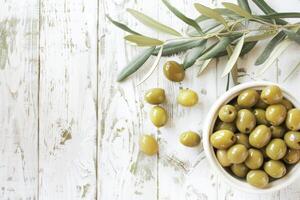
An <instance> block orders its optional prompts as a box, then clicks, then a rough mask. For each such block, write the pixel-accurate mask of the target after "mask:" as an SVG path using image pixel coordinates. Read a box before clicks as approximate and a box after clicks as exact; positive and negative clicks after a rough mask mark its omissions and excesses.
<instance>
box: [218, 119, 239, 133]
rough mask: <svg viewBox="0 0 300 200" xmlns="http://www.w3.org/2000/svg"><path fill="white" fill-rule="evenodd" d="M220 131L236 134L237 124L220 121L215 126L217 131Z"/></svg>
mask: <svg viewBox="0 0 300 200" xmlns="http://www.w3.org/2000/svg"><path fill="white" fill-rule="evenodd" d="M219 130H229V131H232V132H236V130H237V129H236V126H235V123H227V122H222V121H219V122H217V124H216V126H215V131H219Z"/></svg>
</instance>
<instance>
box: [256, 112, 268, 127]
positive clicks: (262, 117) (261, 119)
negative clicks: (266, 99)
mask: <svg viewBox="0 0 300 200" xmlns="http://www.w3.org/2000/svg"><path fill="white" fill-rule="evenodd" d="M253 114H254V116H255V119H256V123H257V124H264V125H268V124H269V123H268V120H267V119H266V111H265V110H263V109H260V108H256V109H254V110H253Z"/></svg>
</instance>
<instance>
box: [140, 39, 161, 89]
mask: <svg viewBox="0 0 300 200" xmlns="http://www.w3.org/2000/svg"><path fill="white" fill-rule="evenodd" d="M163 49H164V46H163V45H161V47H160V50H159V52H158V55H157V57H156V59H155V61H154V63H153V65H152V66H151V68H150V70H149V71H148V72H147V74H146V75H145V76H144V77H143V78H142V79H141V81H140V82H139V83H138V84H137V86H139V85H141V84H142V83H143V82H145V81H146V80H147V79H148V78H149V77H150V76H151V74H152V73H153V72H154V70H155V69H156V67H157V65H158V63H159V61H160V58H161V55H162V52H163Z"/></svg>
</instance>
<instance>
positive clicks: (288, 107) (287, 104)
mask: <svg viewBox="0 0 300 200" xmlns="http://www.w3.org/2000/svg"><path fill="white" fill-rule="evenodd" d="M280 103H281V104H282V105H284V107H285V108H286V109H287V110H291V109H292V108H294V105H293V104H292V102H290V101H289V100H287V99H285V98H283V99H282V101H281V102H280Z"/></svg>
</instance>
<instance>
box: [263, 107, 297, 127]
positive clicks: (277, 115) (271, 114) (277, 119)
mask: <svg viewBox="0 0 300 200" xmlns="http://www.w3.org/2000/svg"><path fill="white" fill-rule="evenodd" d="M285 118H286V108H285V107H284V106H283V105H281V104H274V105H270V106H269V107H268V108H267V110H266V119H267V120H268V121H269V122H270V124H272V125H274V126H278V125H280V124H282V122H284V120H285ZM299 119H300V118H299Z"/></svg>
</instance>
